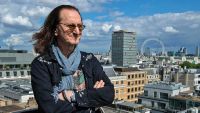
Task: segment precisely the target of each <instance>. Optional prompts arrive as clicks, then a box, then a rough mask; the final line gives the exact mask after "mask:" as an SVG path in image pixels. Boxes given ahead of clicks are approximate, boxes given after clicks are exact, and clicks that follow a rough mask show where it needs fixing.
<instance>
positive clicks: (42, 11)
mask: <svg viewBox="0 0 200 113" xmlns="http://www.w3.org/2000/svg"><path fill="white" fill-rule="evenodd" d="M50 11H51V9H50V8H49V7H44V6H36V7H34V8H31V9H29V8H28V7H27V6H25V7H23V8H22V9H21V12H22V13H23V14H25V15H28V16H42V15H43V16H46V15H47V14H49V12H50Z"/></svg>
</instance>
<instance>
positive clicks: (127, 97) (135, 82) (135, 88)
mask: <svg viewBox="0 0 200 113" xmlns="http://www.w3.org/2000/svg"><path fill="white" fill-rule="evenodd" d="M114 69H115V72H116V73H117V74H118V75H120V76H121V77H122V78H123V79H117V80H116V81H114V79H113V78H111V81H112V83H113V84H114V86H115V96H116V97H115V98H116V99H117V100H123V101H128V102H135V103H137V102H138V96H139V95H142V94H143V93H144V85H145V84H147V82H148V81H147V73H146V72H145V71H139V70H137V69H135V68H125V67H115V68H114ZM116 86H117V87H116ZM119 86H120V88H118V87H119ZM122 86H123V87H122Z"/></svg>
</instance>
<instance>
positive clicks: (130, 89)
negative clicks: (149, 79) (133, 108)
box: [128, 87, 144, 93]
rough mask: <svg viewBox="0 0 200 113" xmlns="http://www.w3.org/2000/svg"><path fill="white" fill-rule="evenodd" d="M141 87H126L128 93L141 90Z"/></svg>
mask: <svg viewBox="0 0 200 113" xmlns="http://www.w3.org/2000/svg"><path fill="white" fill-rule="evenodd" d="M134 89H135V90H134ZM143 90H144V88H143V87H135V88H128V93H129V92H137V91H143Z"/></svg>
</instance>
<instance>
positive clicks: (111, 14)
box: [110, 11, 124, 17]
mask: <svg viewBox="0 0 200 113" xmlns="http://www.w3.org/2000/svg"><path fill="white" fill-rule="evenodd" d="M122 15H124V13H123V12H121V11H113V12H110V17H117V16H122Z"/></svg>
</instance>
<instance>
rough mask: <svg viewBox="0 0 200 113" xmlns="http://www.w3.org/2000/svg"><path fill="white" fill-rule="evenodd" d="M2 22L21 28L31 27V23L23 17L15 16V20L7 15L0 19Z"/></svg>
mask: <svg viewBox="0 0 200 113" xmlns="http://www.w3.org/2000/svg"><path fill="white" fill-rule="evenodd" d="M1 20H2V22H3V23H5V24H10V25H15V24H17V25H22V26H27V27H31V26H32V23H31V22H30V20H29V18H28V17H23V16H17V17H16V18H15V17H13V16H11V15H10V14H7V15H5V16H3V17H2V19H1Z"/></svg>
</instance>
